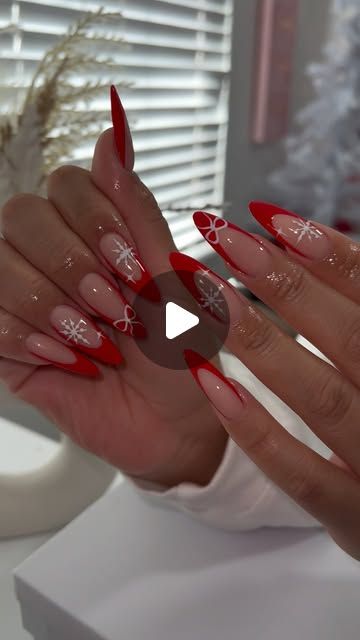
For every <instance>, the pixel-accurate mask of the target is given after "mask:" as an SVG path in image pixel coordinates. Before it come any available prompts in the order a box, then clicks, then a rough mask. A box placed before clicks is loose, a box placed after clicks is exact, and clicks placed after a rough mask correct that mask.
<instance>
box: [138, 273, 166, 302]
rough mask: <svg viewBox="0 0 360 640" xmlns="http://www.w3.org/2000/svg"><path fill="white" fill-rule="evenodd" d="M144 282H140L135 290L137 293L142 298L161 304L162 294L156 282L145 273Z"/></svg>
mask: <svg viewBox="0 0 360 640" xmlns="http://www.w3.org/2000/svg"><path fill="white" fill-rule="evenodd" d="M145 273H146V275H145V274H144V277H143V278H142V280H140V281H139V283H137V284H138V286H137V288H136V289H135V287H134V290H135V291H137V293H139V294H140V295H141V296H143V297H144V298H146V299H147V300H150V302H161V293H160V290H159V287H158V286H157V284H156V283H155V282H154V280H153V278H152V277H151V276H150V274H148V273H147V272H145Z"/></svg>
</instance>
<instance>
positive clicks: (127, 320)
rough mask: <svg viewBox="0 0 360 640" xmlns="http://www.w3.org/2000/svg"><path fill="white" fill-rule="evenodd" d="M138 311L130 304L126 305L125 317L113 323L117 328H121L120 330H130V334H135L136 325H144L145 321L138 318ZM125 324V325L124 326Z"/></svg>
mask: <svg viewBox="0 0 360 640" xmlns="http://www.w3.org/2000/svg"><path fill="white" fill-rule="evenodd" d="M136 318H137V315H136V312H135V311H134V309H133V308H132V307H130V305H128V304H127V305H125V308H124V317H123V318H120V319H119V320H114V322H113V325H114V327H115V328H116V329H120V331H123V332H126V331H129V333H130V335H134V326H135V325H136V324H138V325H140V326H141V327H143V326H144V325H143V323H142V322H140V321H139V320H137V319H136ZM122 325H123V326H122Z"/></svg>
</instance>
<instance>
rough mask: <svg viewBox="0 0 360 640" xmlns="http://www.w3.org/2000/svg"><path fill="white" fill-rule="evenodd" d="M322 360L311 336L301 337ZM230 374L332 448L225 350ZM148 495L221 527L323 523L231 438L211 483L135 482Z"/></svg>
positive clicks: (291, 426) (302, 434) (297, 431)
mask: <svg viewBox="0 0 360 640" xmlns="http://www.w3.org/2000/svg"><path fill="white" fill-rule="evenodd" d="M297 340H298V342H300V343H301V344H302V345H303V346H305V347H307V348H308V349H310V350H311V351H313V352H314V353H316V354H317V355H319V356H320V357H322V358H323V359H325V358H324V356H323V355H322V354H320V352H319V351H318V350H317V349H316V348H315V347H314V346H313V345H311V344H310V343H309V342H308V341H307V340H305V339H304V338H302V337H301V336H299V337H298V338H297ZM221 362H222V368H223V371H224V373H225V375H226V376H229V377H232V378H234V379H236V380H238V381H239V382H240V383H241V384H243V385H244V386H245V387H246V388H247V389H248V390H249V392H250V393H252V394H253V395H254V396H255V397H256V398H257V399H258V400H259V401H260V402H261V404H262V405H263V406H264V407H265V408H266V409H267V410H268V411H269V412H270V413H271V414H272V415H273V416H274V418H275V419H276V420H278V421H279V422H280V424H282V426H283V427H285V428H286V429H287V431H289V433H291V434H292V435H293V436H295V437H296V438H297V439H298V440H300V441H302V442H303V443H305V444H307V445H308V446H309V447H310V448H312V449H314V450H316V451H317V452H318V453H320V454H321V455H324V456H325V457H328V455H329V450H328V449H327V448H326V447H325V445H324V444H323V443H322V442H321V441H320V440H319V439H318V438H317V437H316V436H315V435H314V434H313V433H312V432H311V431H310V429H309V428H308V427H307V426H306V424H305V423H304V422H303V421H302V420H301V419H300V418H299V416H298V415H297V414H295V413H294V412H293V411H292V410H291V409H290V408H289V407H288V406H287V405H286V404H285V403H284V402H282V401H281V400H280V399H279V398H278V397H277V396H275V395H274V394H273V393H272V392H271V391H270V390H269V389H268V388H267V387H265V385H263V384H262V383H261V382H260V380H258V379H257V378H256V377H255V376H254V375H253V374H252V372H251V371H250V370H249V369H247V367H245V366H244V365H243V364H242V363H241V362H240V361H239V360H238V359H237V358H235V357H234V356H232V355H230V354H228V353H222V354H221ZM134 484H135V486H136V487H137V489H138V491H139V492H140V494H142V496H143V497H144V498H145V499H148V500H151V501H153V502H154V501H155V502H157V503H159V504H161V505H162V506H167V507H170V508H175V509H178V510H181V511H184V512H186V513H187V514H189V515H190V516H193V517H195V518H197V519H198V520H201V521H202V522H204V523H207V524H209V525H211V526H214V527H219V528H221V529H227V530H233V531H241V530H247V529H255V528H258V527H263V526H270V527H279V526H288V527H316V526H318V527H319V526H321V525H320V524H319V523H318V522H317V521H316V520H315V519H314V518H313V517H312V516H310V515H309V514H308V513H306V512H305V511H304V510H303V509H302V508H301V507H299V506H298V505H297V504H296V503H295V502H293V501H292V500H291V499H290V498H289V497H288V496H287V495H286V494H285V493H283V492H282V491H281V490H280V489H279V488H278V487H277V486H276V485H274V484H273V483H272V482H271V481H270V480H269V479H268V478H267V477H266V476H265V475H264V474H263V473H262V472H261V471H260V470H259V469H258V467H256V465H255V464H254V463H253V462H252V461H251V460H250V459H249V458H248V457H247V456H246V455H245V454H244V453H243V452H242V450H241V449H240V448H239V447H238V446H237V445H236V444H235V443H234V441H233V440H231V439H230V438H229V440H228V443H227V447H226V450H225V453H224V456H223V459H222V462H221V464H220V466H219V468H218V469H217V471H216V473H215V475H214V476H213V478H212V480H211V482H210V483H209V484H208V485H207V486H198V485H196V484H192V483H188V482H184V483H182V484H180V485H178V486H176V487H172V488H171V489H166V488H164V487H161V486H158V485H155V484H152V483H149V482H142V481H136V482H134Z"/></svg>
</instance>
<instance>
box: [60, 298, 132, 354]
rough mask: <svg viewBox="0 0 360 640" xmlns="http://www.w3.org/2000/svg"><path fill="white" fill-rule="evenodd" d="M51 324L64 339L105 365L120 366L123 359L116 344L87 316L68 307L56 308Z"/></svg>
mask: <svg viewBox="0 0 360 640" xmlns="http://www.w3.org/2000/svg"><path fill="white" fill-rule="evenodd" d="M50 322H51V324H52V326H53V327H54V329H55V331H57V333H58V334H59V336H61V337H62V338H63V339H65V340H67V342H69V343H70V344H72V345H74V346H75V347H76V348H77V349H80V350H81V351H84V352H85V353H87V354H88V355H90V356H91V357H92V358H95V359H96V360H100V361H101V362H104V363H105V364H110V365H118V364H120V363H121V362H122V360H123V357H122V355H121V353H120V351H119V349H118V348H117V347H116V346H115V345H114V343H113V342H112V341H111V340H110V339H109V338H108V337H107V336H106V335H105V334H104V333H103V332H102V331H101V329H100V327H98V326H97V325H96V324H95V323H94V322H92V321H91V320H90V319H89V318H88V317H87V316H85V315H84V314H81V313H80V312H79V311H77V309H74V308H73V307H68V306H67V305H59V306H58V307H55V309H53V311H52V312H51V314H50Z"/></svg>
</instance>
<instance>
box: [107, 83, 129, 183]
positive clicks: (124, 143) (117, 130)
mask: <svg viewBox="0 0 360 640" xmlns="http://www.w3.org/2000/svg"><path fill="white" fill-rule="evenodd" d="M110 99H111V117H112V123H113V127H114V139H115V146H116V149H117V152H118V156H119V160H120V162H121V164H122V166H123V167H124V169H128V170H129V171H132V169H133V166H134V147H133V143H132V137H131V133H130V128H129V123H128V121H127V117H126V113H125V109H124V107H123V106H122V103H121V100H120V96H119V94H118V92H117V90H116V88H115V87H114V85H111V88H110Z"/></svg>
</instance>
